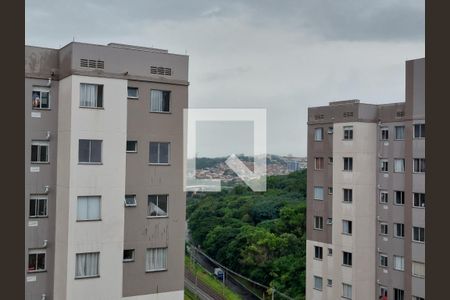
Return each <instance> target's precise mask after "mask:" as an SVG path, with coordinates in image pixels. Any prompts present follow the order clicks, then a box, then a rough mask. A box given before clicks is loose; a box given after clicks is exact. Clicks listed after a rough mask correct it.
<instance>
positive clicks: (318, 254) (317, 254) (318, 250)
mask: <svg viewBox="0 0 450 300" xmlns="http://www.w3.org/2000/svg"><path fill="white" fill-rule="evenodd" d="M314 259H317V260H323V247H321V246H314Z"/></svg>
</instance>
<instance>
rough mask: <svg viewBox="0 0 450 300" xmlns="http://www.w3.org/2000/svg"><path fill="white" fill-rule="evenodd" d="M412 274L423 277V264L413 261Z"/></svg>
mask: <svg viewBox="0 0 450 300" xmlns="http://www.w3.org/2000/svg"><path fill="white" fill-rule="evenodd" d="M412 273H413V275H415V276H419V277H425V264H423V263H419V262H415V261H413V263H412Z"/></svg>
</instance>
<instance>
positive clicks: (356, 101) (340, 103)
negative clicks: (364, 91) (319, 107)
mask: <svg viewBox="0 0 450 300" xmlns="http://www.w3.org/2000/svg"><path fill="white" fill-rule="evenodd" d="M359 102H360V101H359V99H351V100H339V101H332V102H330V103H329V104H330V105H342V104H351V103H359Z"/></svg>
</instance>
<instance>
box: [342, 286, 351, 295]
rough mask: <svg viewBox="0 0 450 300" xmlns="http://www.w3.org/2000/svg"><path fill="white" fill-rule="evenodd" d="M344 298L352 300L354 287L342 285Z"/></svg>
mask: <svg viewBox="0 0 450 300" xmlns="http://www.w3.org/2000/svg"><path fill="white" fill-rule="evenodd" d="M342 297H344V298H346V299H352V286H351V285H350V284H347V283H343V284H342Z"/></svg>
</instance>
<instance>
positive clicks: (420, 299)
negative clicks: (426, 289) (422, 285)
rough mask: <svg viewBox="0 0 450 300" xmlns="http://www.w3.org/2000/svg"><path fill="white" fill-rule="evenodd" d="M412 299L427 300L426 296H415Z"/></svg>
mask: <svg viewBox="0 0 450 300" xmlns="http://www.w3.org/2000/svg"><path fill="white" fill-rule="evenodd" d="M412 300H425V298H422V297H417V296H413V297H412Z"/></svg>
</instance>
